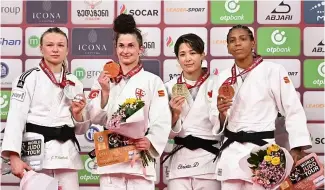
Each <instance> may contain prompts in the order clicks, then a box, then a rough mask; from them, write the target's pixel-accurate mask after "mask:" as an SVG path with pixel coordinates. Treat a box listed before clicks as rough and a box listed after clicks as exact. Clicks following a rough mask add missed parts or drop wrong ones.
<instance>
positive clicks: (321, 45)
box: [312, 40, 325, 53]
mask: <svg viewBox="0 0 325 190" xmlns="http://www.w3.org/2000/svg"><path fill="white" fill-rule="evenodd" d="M324 45H325V44H324V40H322V41H320V42H319V43H318V44H317V46H315V47H314V48H313V50H312V52H313V53H324V52H325V51H324Z"/></svg>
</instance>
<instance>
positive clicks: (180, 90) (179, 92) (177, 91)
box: [172, 83, 189, 97]
mask: <svg viewBox="0 0 325 190" xmlns="http://www.w3.org/2000/svg"><path fill="white" fill-rule="evenodd" d="M172 94H173V95H174V96H184V97H187V96H188V95H189V91H188V89H187V87H186V84H184V83H181V84H175V85H174V86H173V88H172Z"/></svg>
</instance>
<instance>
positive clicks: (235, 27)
mask: <svg viewBox="0 0 325 190" xmlns="http://www.w3.org/2000/svg"><path fill="white" fill-rule="evenodd" d="M235 29H243V30H246V31H247V33H248V36H249V38H250V39H251V41H254V35H253V32H252V31H251V30H250V29H249V28H248V27H247V26H243V25H240V24H238V25H235V26H233V27H232V28H230V29H229V32H228V34H227V44H228V43H229V35H230V33H231V32H232V31H233V30H235Z"/></svg>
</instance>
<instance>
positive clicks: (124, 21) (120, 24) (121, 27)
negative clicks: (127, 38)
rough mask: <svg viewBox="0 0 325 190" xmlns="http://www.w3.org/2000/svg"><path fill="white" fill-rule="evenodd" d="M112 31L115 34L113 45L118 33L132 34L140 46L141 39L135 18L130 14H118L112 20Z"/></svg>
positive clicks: (118, 35)
mask: <svg viewBox="0 0 325 190" xmlns="http://www.w3.org/2000/svg"><path fill="white" fill-rule="evenodd" d="M113 29H114V31H115V32H116V35H115V45H116V44H117V40H118V38H119V37H120V34H134V35H135V36H136V38H137V41H138V43H139V45H140V47H141V46H142V43H143V40H142V35H141V31H140V30H139V29H138V28H137V26H136V23H135V20H134V18H133V16H132V15H129V14H120V15H119V16H118V17H116V18H115V20H114V27H113Z"/></svg>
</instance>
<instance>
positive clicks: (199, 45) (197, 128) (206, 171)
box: [165, 33, 220, 190]
mask: <svg viewBox="0 0 325 190" xmlns="http://www.w3.org/2000/svg"><path fill="white" fill-rule="evenodd" d="M174 52H175V54H176V57H177V60H178V62H179V64H180V66H181V67H182V70H183V72H182V74H181V76H180V77H179V78H175V79H172V80H171V81H169V82H167V83H166V84H165V85H166V88H167V91H168V95H169V97H170V99H171V100H170V102H169V104H170V107H171V109H172V118H173V119H172V124H173V125H172V130H171V134H170V138H174V141H175V145H176V146H175V147H174V150H173V151H172V152H171V154H170V155H169V156H171V157H170V160H168V161H170V162H169V168H170V172H169V180H168V189H169V190H174V189H179V190H199V189H207V190H208V189H215V190H218V189H220V182H218V181H217V180H216V173H215V169H216V162H215V160H214V158H215V156H216V155H215V154H216V153H217V147H218V145H219V141H220V134H212V128H213V123H212V122H211V120H210V118H209V117H210V114H209V112H210V103H211V101H212V86H213V84H212V82H213V80H212V79H211V77H209V75H210V74H209V71H208V70H207V69H206V68H201V65H202V61H203V59H204V58H205V54H204V42H203V40H202V39H201V38H200V37H199V36H197V35H196V34H192V33H190V34H184V35H182V36H180V37H179V38H178V39H177V41H176V43H175V46H174ZM178 90H180V92H177V91H178ZM184 92H186V93H185V94H184ZM169 156H168V157H169ZM168 157H167V158H168ZM165 160H166V158H165Z"/></svg>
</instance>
